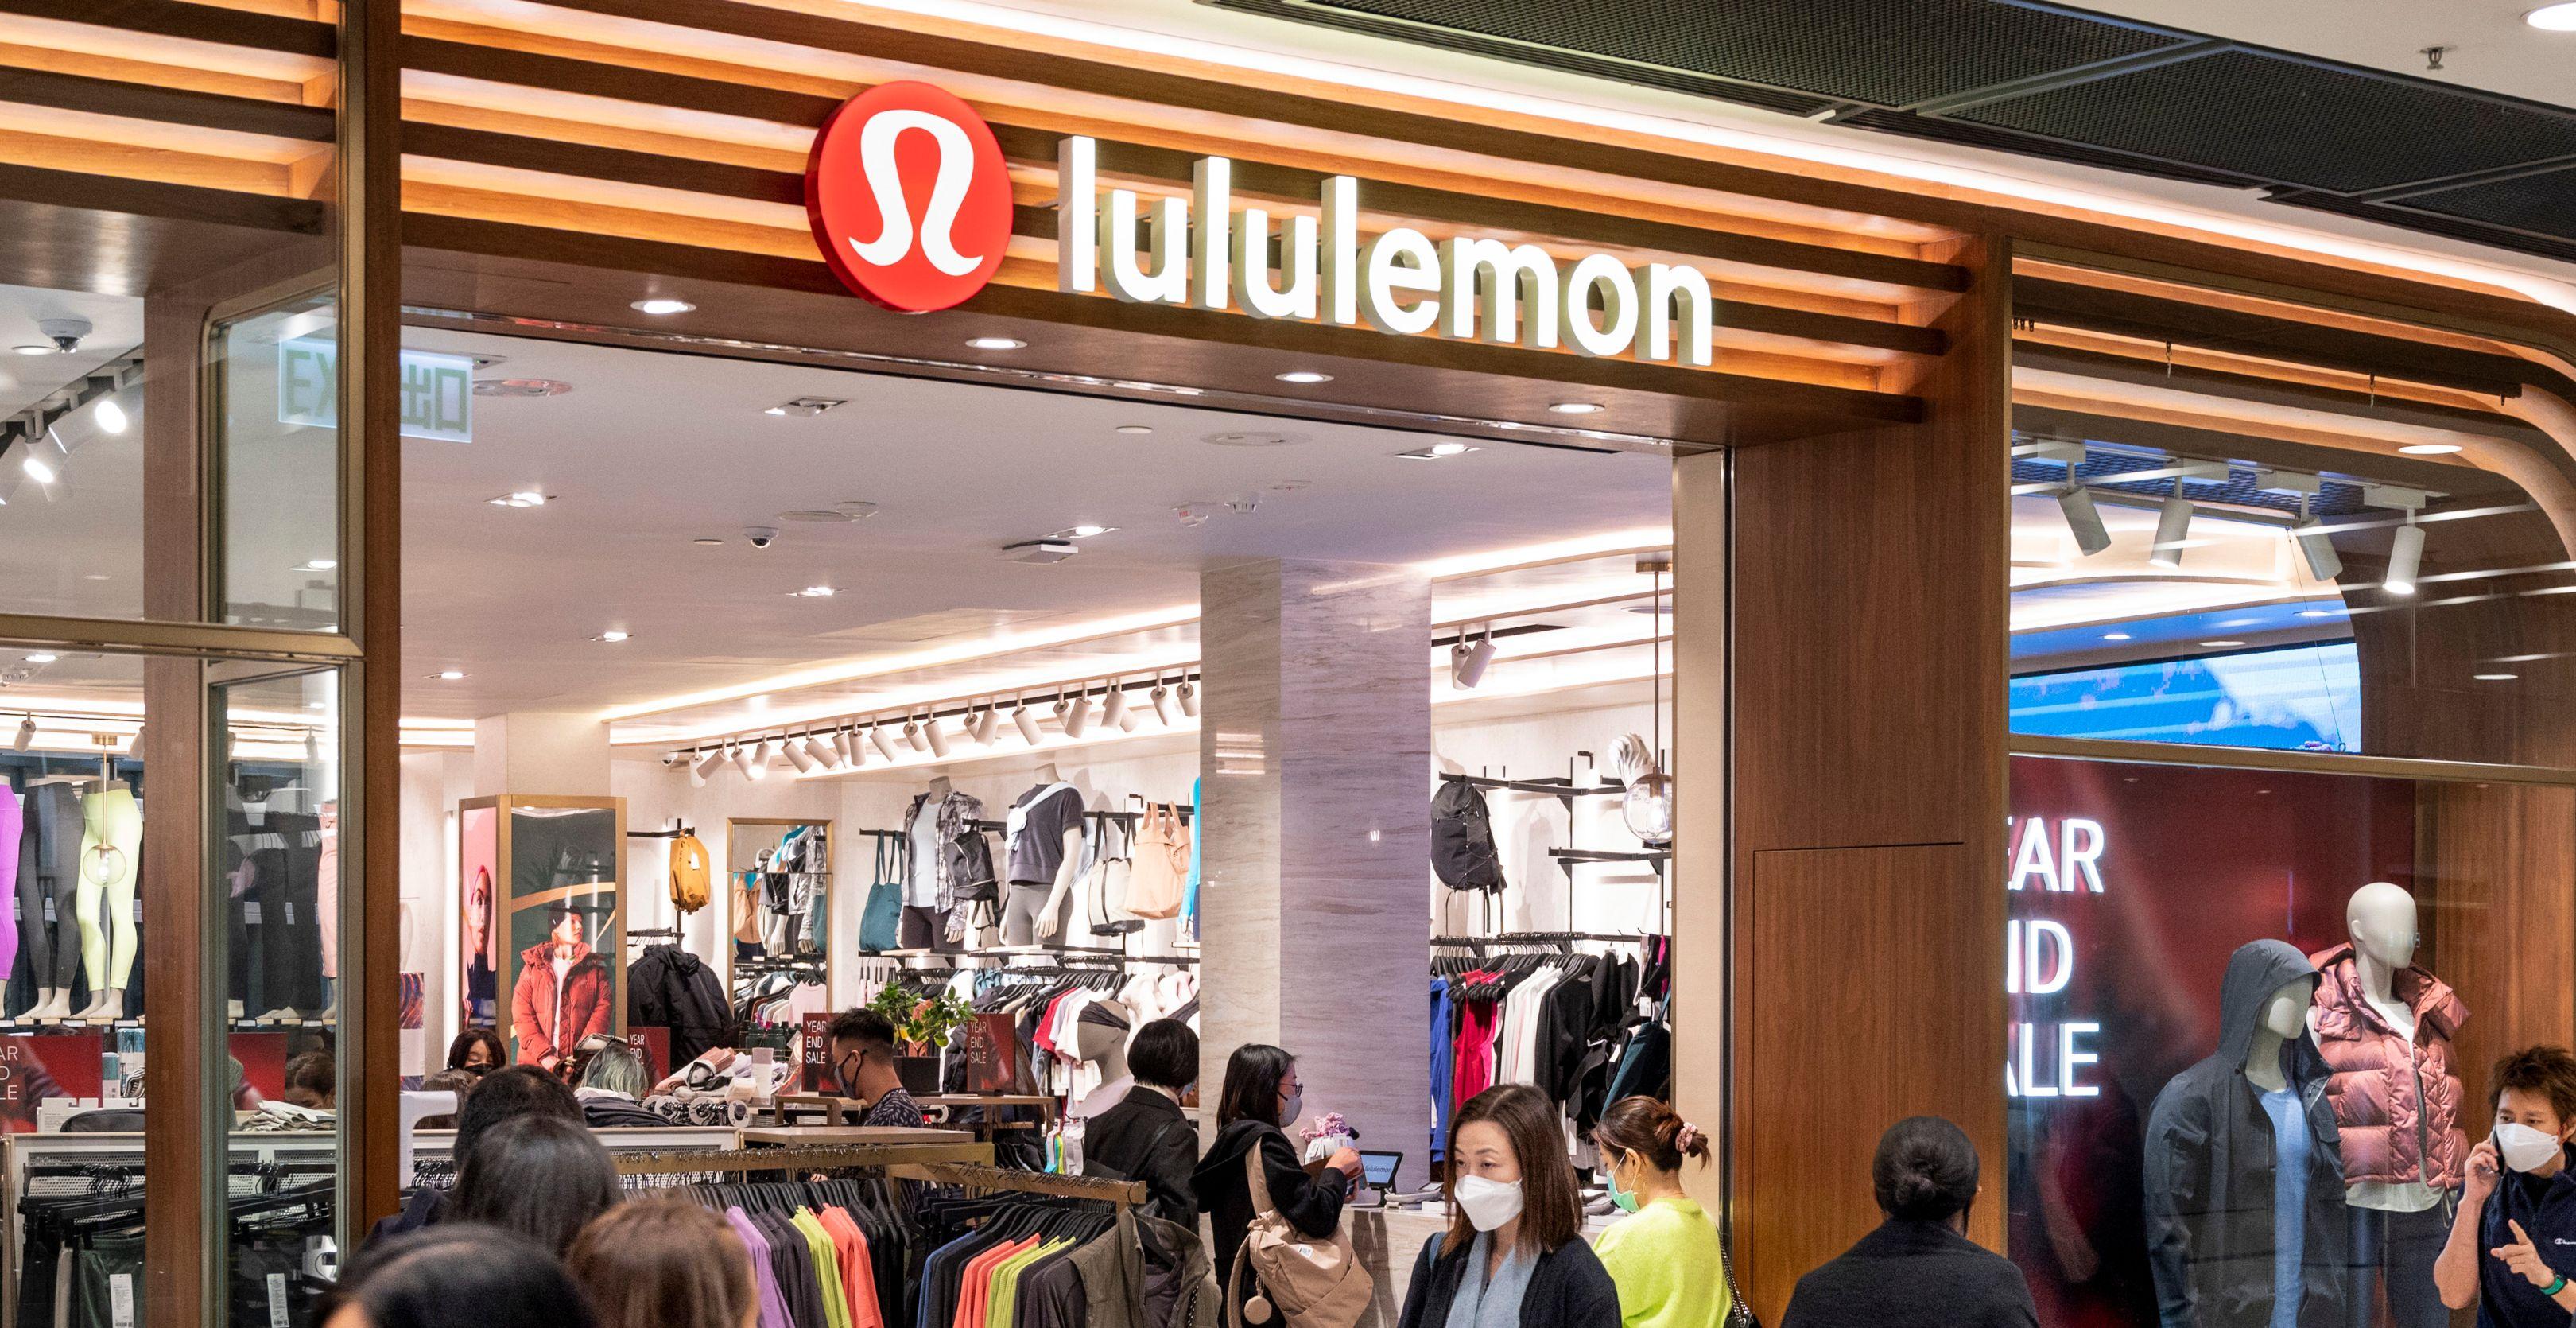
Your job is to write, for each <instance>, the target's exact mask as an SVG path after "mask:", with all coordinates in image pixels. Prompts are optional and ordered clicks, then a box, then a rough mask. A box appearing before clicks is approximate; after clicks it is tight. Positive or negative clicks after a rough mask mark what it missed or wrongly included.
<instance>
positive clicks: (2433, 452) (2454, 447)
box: [2397, 443, 2460, 456]
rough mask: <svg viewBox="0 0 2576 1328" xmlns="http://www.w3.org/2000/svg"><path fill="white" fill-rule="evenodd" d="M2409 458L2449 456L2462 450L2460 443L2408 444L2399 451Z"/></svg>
mask: <svg viewBox="0 0 2576 1328" xmlns="http://www.w3.org/2000/svg"><path fill="white" fill-rule="evenodd" d="M2397 450H2398V451H2400V452H2403V453H2405V454H2406V455H2408V456H2449V455H2450V454H2452V453H2453V452H2457V451H2459V450H2460V445H2459V444H2458V443H2408V444H2407V445H2405V446H2404V447H2401V448H2398V449H2397Z"/></svg>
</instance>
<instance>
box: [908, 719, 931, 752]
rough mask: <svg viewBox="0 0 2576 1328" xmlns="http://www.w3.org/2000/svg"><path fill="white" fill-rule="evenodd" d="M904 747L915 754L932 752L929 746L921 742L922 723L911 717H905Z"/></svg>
mask: <svg viewBox="0 0 2576 1328" xmlns="http://www.w3.org/2000/svg"><path fill="white" fill-rule="evenodd" d="M903 745H904V746H906V747H909V748H911V749H912V750H913V752H914V753H915V754H919V753H922V752H926V751H929V750H930V747H929V745H928V744H926V743H924V742H923V741H922V740H921V721H920V720H918V719H914V718H913V717H912V716H910V715H906V716H904V719H903Z"/></svg>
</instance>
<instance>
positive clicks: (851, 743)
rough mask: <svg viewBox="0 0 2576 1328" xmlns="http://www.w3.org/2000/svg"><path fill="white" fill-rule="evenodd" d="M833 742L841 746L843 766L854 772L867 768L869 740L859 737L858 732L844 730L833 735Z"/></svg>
mask: <svg viewBox="0 0 2576 1328" xmlns="http://www.w3.org/2000/svg"><path fill="white" fill-rule="evenodd" d="M832 741H833V742H835V743H838V744H840V748H841V764H843V765H845V766H848V767H849V768H850V769H852V770H860V769H864V768H866V766H867V763H868V741H867V739H865V738H862V737H860V736H859V732H858V730H856V729H843V730H841V731H840V732H838V733H835V734H833V735H832Z"/></svg>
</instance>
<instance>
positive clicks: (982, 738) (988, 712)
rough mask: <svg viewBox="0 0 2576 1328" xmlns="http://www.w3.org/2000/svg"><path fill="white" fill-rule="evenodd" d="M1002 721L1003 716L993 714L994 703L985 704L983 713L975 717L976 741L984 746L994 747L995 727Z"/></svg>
mask: <svg viewBox="0 0 2576 1328" xmlns="http://www.w3.org/2000/svg"><path fill="white" fill-rule="evenodd" d="M1000 721H1001V716H999V715H996V714H994V713H993V703H992V702H990V701H987V702H985V703H984V711H983V713H982V714H979V715H977V716H975V741H976V742H977V743H978V744H980V745H982V746H986V747H990V746H992V745H993V726H994V725H995V724H996V723H999V722H1000Z"/></svg>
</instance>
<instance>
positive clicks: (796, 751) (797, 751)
mask: <svg viewBox="0 0 2576 1328" xmlns="http://www.w3.org/2000/svg"><path fill="white" fill-rule="evenodd" d="M785 750H786V752H787V763H788V764H789V765H792V766H795V767H796V773H798V774H800V775H810V774H812V773H814V754H813V753H812V752H809V751H806V750H805V740H804V739H803V738H800V737H797V736H796V735H795V734H792V733H791V734H789V735H787V742H786V746H785Z"/></svg>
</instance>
